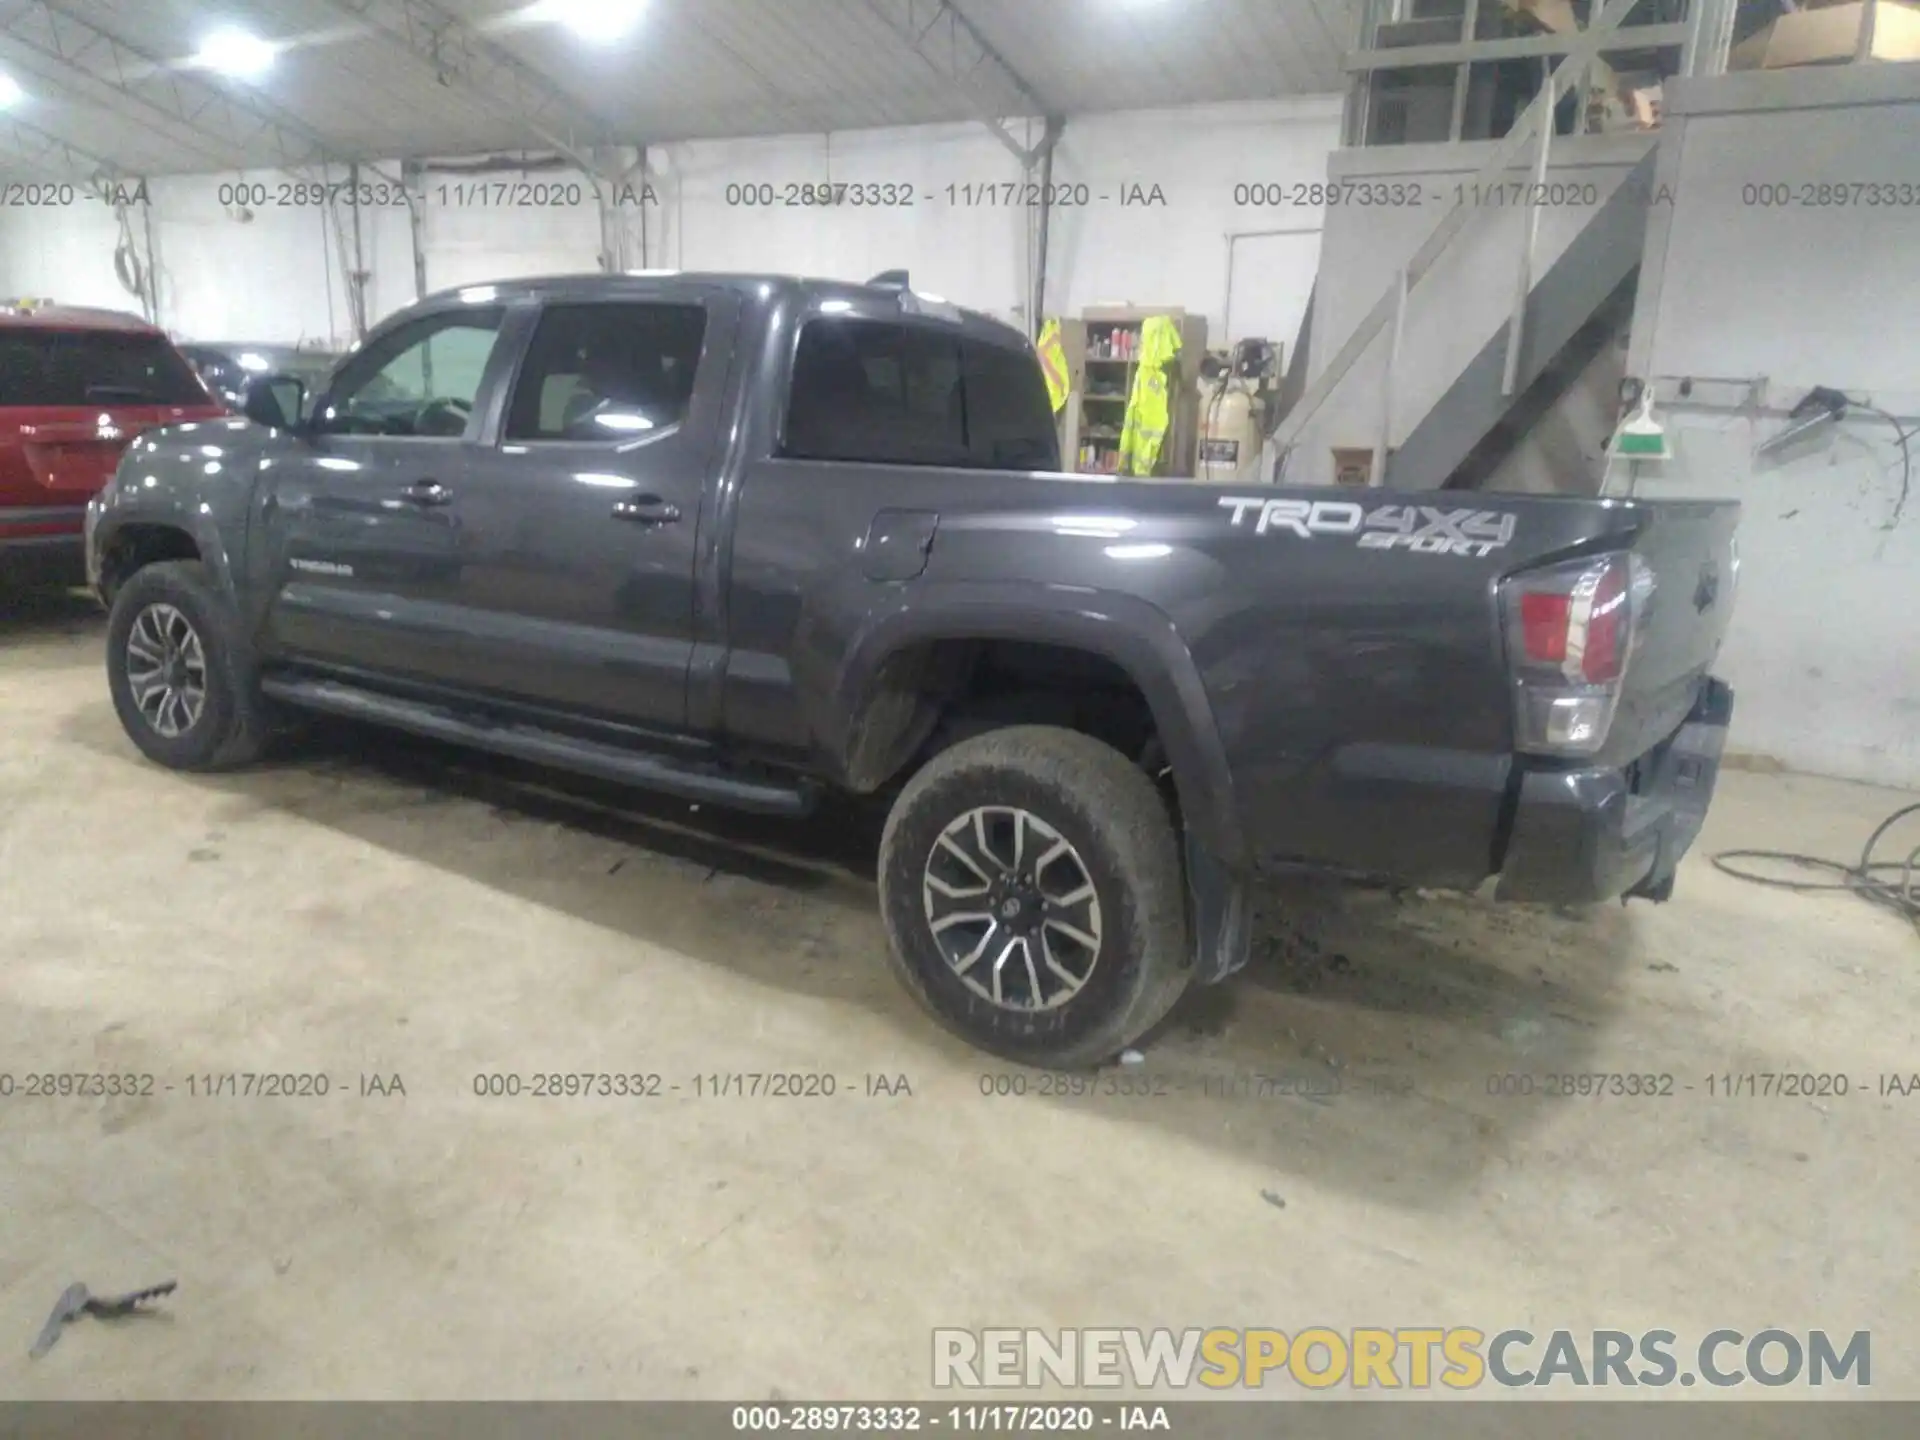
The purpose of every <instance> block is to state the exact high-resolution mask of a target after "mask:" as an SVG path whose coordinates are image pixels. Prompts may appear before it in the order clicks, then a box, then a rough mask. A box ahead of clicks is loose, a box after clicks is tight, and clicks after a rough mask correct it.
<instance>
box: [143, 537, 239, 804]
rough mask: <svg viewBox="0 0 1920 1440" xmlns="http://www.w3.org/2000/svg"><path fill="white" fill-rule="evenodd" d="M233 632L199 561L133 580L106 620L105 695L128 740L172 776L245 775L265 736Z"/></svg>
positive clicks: (147, 571)
mask: <svg viewBox="0 0 1920 1440" xmlns="http://www.w3.org/2000/svg"><path fill="white" fill-rule="evenodd" d="M245 653H246V646H245V644H244V642H243V640H242V638H241V636H240V633H239V623H238V620H237V617H236V616H235V615H234V613H233V607H232V606H231V605H229V604H228V603H227V601H226V599H225V597H223V596H222V595H221V594H220V592H219V591H218V590H217V589H216V588H215V587H214V584H213V581H212V578H211V577H210V576H209V575H208V573H207V569H206V567H205V566H204V565H202V564H200V563H199V562H198V561H188V560H168V561H165V562H163V563H160V564H157V565H149V566H147V567H145V568H144V569H142V570H138V571H136V572H135V573H134V574H133V575H132V576H131V577H130V578H129V579H128V580H127V582H126V583H125V584H124V585H122V586H121V587H120V589H119V590H118V592H116V593H115V595H114V597H113V609H112V611H111V612H110V614H109V616H108V619H107V687H108V689H109V690H110V691H111V692H112V694H113V708H114V710H115V711H116V712H117V713H118V714H119V716H120V725H121V728H123V729H124V730H125V731H126V732H127V736H128V738H129V739H131V740H132V741H133V743H134V744H135V745H137V746H139V747H140V752H141V754H143V755H145V756H146V757H147V758H148V759H149V760H155V761H158V762H159V763H160V764H162V765H165V766H167V767H168V768H169V769H173V770H218V769H225V768H228V767H231V766H236V765H244V764H246V763H248V762H249V761H252V760H254V759H256V758H257V757H258V756H259V755H260V753H261V751H262V750H263V749H264V747H265V745H266V743H267V739H268V735H269V727H268V721H267V715H266V709H265V704H264V702H263V701H262V700H261V699H260V697H259V696H258V695H257V694H256V693H255V690H254V684H253V675H252V671H251V667H250V666H248V665H247V664H246V662H245Z"/></svg>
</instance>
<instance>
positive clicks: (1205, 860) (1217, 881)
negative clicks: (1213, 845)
mask: <svg viewBox="0 0 1920 1440" xmlns="http://www.w3.org/2000/svg"><path fill="white" fill-rule="evenodd" d="M1187 897H1188V908H1189V910H1190V912H1191V916H1192V931H1193V978H1194V981H1195V983H1196V984H1200V985H1214V984H1217V983H1219V982H1220V981H1222V980H1224V979H1226V978H1227V976H1229V975H1231V974H1233V972H1234V971H1236V970H1238V969H1240V968H1241V967H1243V966H1244V965H1245V964H1246V963H1247V957H1248V955H1249V954H1251V953H1252V949H1253V896H1252V893H1251V890H1250V889H1249V887H1248V885H1247V882H1246V880H1245V879H1244V878H1242V877H1241V876H1239V875H1236V874H1234V873H1233V872H1232V871H1230V870H1229V869H1227V867H1226V866H1224V865H1222V864H1221V863H1220V861H1219V859H1218V858H1217V857H1216V856H1215V855H1214V853H1213V852H1212V851H1211V850H1209V849H1207V848H1206V846H1204V845H1202V844H1201V843H1200V842H1199V841H1198V840H1196V839H1195V838H1194V837H1193V832H1192V831H1188V832H1187Z"/></svg>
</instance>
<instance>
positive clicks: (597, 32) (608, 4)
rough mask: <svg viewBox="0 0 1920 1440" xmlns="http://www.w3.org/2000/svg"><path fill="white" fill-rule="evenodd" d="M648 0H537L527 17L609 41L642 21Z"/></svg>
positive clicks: (587, 38)
mask: <svg viewBox="0 0 1920 1440" xmlns="http://www.w3.org/2000/svg"><path fill="white" fill-rule="evenodd" d="M646 8H647V0H537V3H535V4H534V5H533V6H531V7H530V8H529V9H528V10H527V11H526V12H525V14H526V18H527V19H529V20H534V21H541V22H545V23H547V24H551V25H561V26H564V27H565V28H567V29H568V30H571V31H572V32H573V33H574V34H576V35H578V36H579V37H580V38H581V39H582V40H592V41H595V42H596V43H599V44H607V43H609V42H611V41H614V40H618V39H620V38H621V36H623V35H625V34H626V33H627V32H628V31H629V30H631V29H633V27H634V26H635V25H637V24H639V23H640V13H641V11H643V10H645V9H646Z"/></svg>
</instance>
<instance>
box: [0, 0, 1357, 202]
mask: <svg viewBox="0 0 1920 1440" xmlns="http://www.w3.org/2000/svg"><path fill="white" fill-rule="evenodd" d="M1355 3H1357V0H644V3H643V0H584V3H582V0H0V174H7V175H10V176H14V177H22V176H31V177H36V178H53V177H56V176H65V177H69V178H84V177H86V176H91V175H95V174H97V173H99V172H101V171H107V172H110V173H118V174H122V175H129V176H132V175H162V174H174V173H185V172H219V171H226V170H232V169H237V168H241V167H262V168H284V167H287V166H293V165H301V164H306V163H311V162H313V161H316V160H323V159H334V160H376V159H393V158H403V157H424V156H430V155H443V156H444V155H459V154H471V153H477V152H487V151H498V150H525V149H542V150H551V149H555V148H562V149H565V148H572V149H574V150H576V151H583V150H585V149H586V148H587V147H588V146H591V145H594V144H629V145H631V144H640V143H658V142H665V141H673V140H688V139H699V138H721V137H729V136H741V135H771V134H785V133H793V132H819V131H825V130H846V129H858V128H865V127H871V126H882V125H902V124H914V123H923V122H935V121H953V120H967V119H981V118H987V117H991V116H1013V115H1027V114H1033V113H1037V112H1040V113H1055V114H1060V115H1065V116H1068V117H1071V116H1073V115H1077V114H1088V113H1093V112H1097V111H1103V110H1117V109H1138V108H1151V107H1157V106H1168V105H1180V104H1188V103H1204V102H1214V101H1234V100H1258V99H1272V98H1277V97H1284V96H1290V95H1302V94H1314V93H1327V92H1332V91H1337V90H1339V89H1340V88H1341V75H1340V52H1341V50H1342V49H1343V48H1344V47H1345V45H1346V44H1347V43H1348V37H1349V36H1350V35H1351V34H1352V31H1353V25H1352V21H1351V19H1350V18H1349V17H1350V15H1351V13H1352V12H1351V7H1352V6H1353V5H1354V4H1355ZM623 19H624V20H625V21H626V22H627V23H626V26H625V28H624V31H623V33H617V34H616V33H612V32H615V31H619V30H621V23H622V21H623ZM234 32H239V36H240V39H239V40H238V42H237V50H238V56H239V61H240V62H246V61H247V60H248V59H249V58H256V57H249V55H248V54H247V50H246V42H247V41H248V40H253V41H264V42H266V43H267V45H268V46H270V47H271V50H270V51H263V52H262V55H263V56H264V55H270V63H266V64H265V66H264V68H261V69H257V71H255V73H251V74H247V73H244V72H246V71H248V69H249V66H248V65H247V64H246V63H234V54H233V53H231V52H233V51H235V50H236V44H235V43H228V44H227V45H226V48H225V49H224V50H223V49H222V48H221V45H222V40H221V38H220V37H223V36H224V40H225V41H226V42H234V41H235V36H234ZM603 32H604V33H603ZM255 48H256V49H258V48H259V47H258V46H256V47H255ZM9 81H11V82H12V83H11V84H9V83H8V82H9ZM9 101H10V102H11V103H7V102H9Z"/></svg>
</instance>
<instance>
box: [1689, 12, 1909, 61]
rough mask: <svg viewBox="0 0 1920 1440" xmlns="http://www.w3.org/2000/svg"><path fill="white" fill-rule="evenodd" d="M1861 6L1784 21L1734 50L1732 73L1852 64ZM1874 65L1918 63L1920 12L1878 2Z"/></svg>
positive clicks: (1863, 15)
mask: <svg viewBox="0 0 1920 1440" xmlns="http://www.w3.org/2000/svg"><path fill="white" fill-rule="evenodd" d="M1866 14H1867V7H1866V6H1865V5H1863V4H1859V3H1857V0H1856V3H1853V4H1830V5H1822V6H1821V7H1820V8H1818V9H1814V10H1800V11H1797V12H1795V13H1794V14H1792V15H1782V16H1781V17H1780V18H1779V19H1778V20H1776V21H1774V22H1773V23H1772V24H1771V25H1769V26H1767V28H1766V29H1764V30H1762V31H1760V32H1759V33H1758V34H1755V35H1750V36H1748V37H1747V38H1746V39H1745V40H1742V41H1741V42H1740V43H1739V44H1738V45H1736V46H1734V47H1733V53H1732V54H1731V55H1729V56H1728V57H1727V68H1728V69H1729V70H1784V69H1787V68H1789V67H1791V66H1794V65H1837V64H1845V63H1846V62H1847V61H1849V60H1851V59H1853V57H1854V52H1855V51H1856V50H1857V49H1858V48H1859V45H1860V26H1861V25H1862V23H1864V21H1865V19H1866ZM1872 58H1873V59H1875V60H1920V9H1915V8H1914V7H1913V6H1911V5H1904V4H1900V3H1897V0H1880V9H1879V13H1878V14H1877V15H1876V16H1875V17H1874V24H1873V51H1872Z"/></svg>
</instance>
